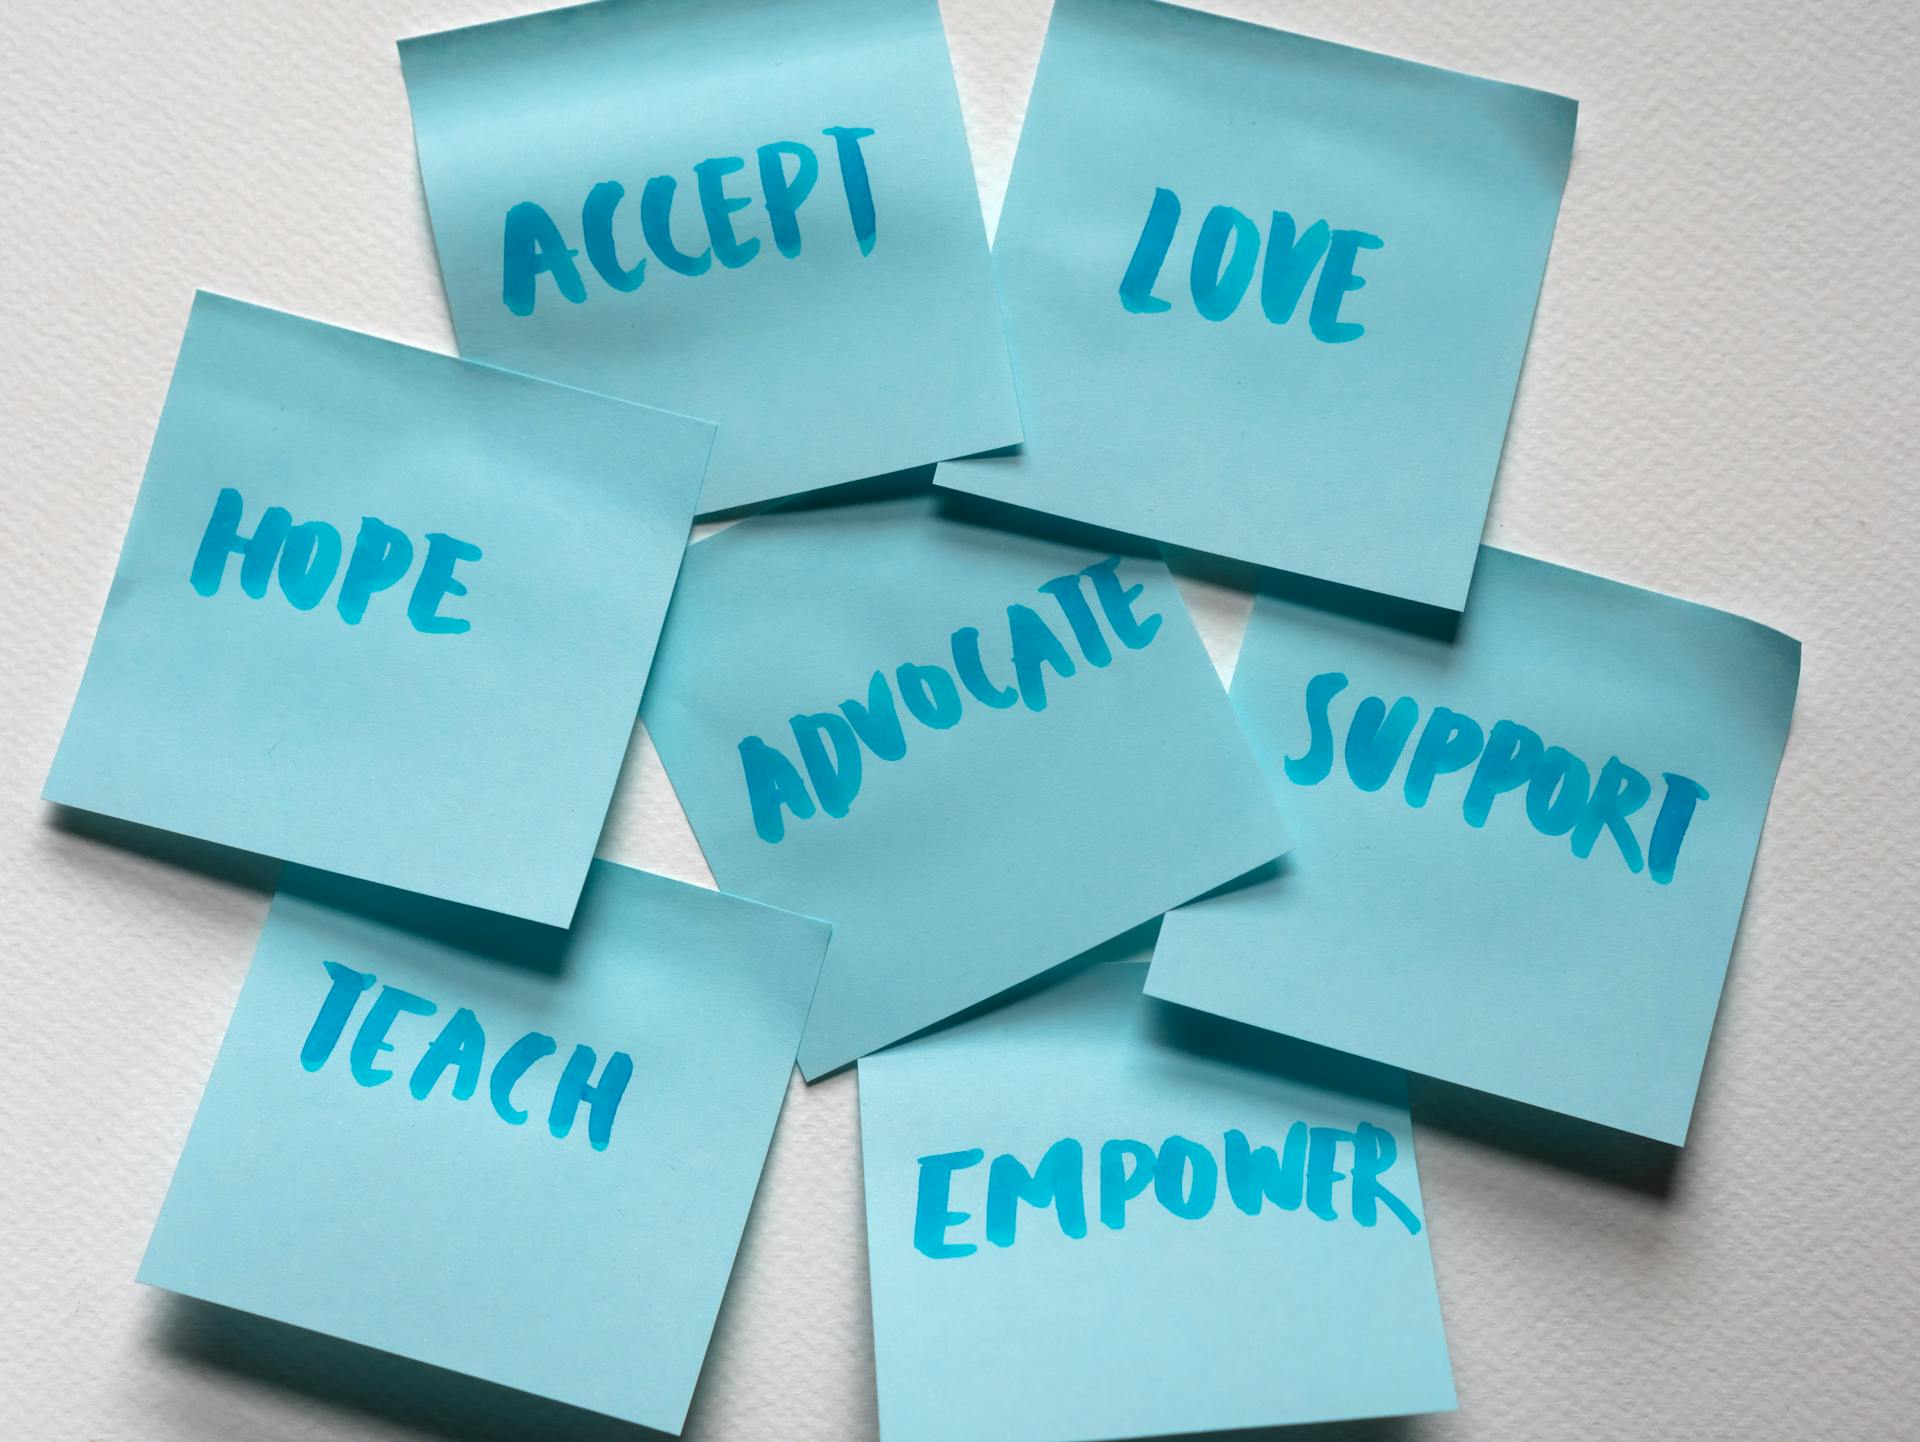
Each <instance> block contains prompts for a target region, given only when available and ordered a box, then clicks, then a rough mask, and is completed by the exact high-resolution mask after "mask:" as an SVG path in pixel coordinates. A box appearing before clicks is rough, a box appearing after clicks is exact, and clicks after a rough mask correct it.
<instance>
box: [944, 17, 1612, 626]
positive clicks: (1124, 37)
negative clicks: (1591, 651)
mask: <svg viewBox="0 0 1920 1442" xmlns="http://www.w3.org/2000/svg"><path fill="white" fill-rule="evenodd" d="M1574 112H1575V105H1574V102H1573V101H1571V100H1567V99H1564V98H1563V97H1561V96H1557V95H1549V94H1546V93H1544V92H1542V91H1538V90H1529V89H1526V88H1523V87H1521V86H1517V85H1505V84H1500V83H1497V82H1494V81H1490V80H1481V79H1478V78H1475V77H1473V76H1470V75H1462V74H1458V73H1455V72H1452V71H1447V70H1437V69H1434V68H1432V67H1430V66H1425V65H1416V64H1412V63H1410V62H1408V61H1404V60H1397V59H1394V58H1392V57H1390V56H1385V55H1376V54H1372V53H1370V52H1367V51H1364V50H1355V49H1350V48H1348V47H1346V46H1342V45H1332V44H1328V43H1326V42H1324V41H1319V40H1312V39H1309V38H1307V37H1305V36H1301V35H1292V34H1288V33H1286V32H1284V31H1279V30H1270V29H1266V28H1263V27H1261V26H1256V25H1249V24H1245V23H1242V22H1240V21H1235V20H1227V19H1224V18H1222V17H1220V16H1217V15H1208V14H1202V13H1200V12H1198V11H1194V10H1187V9H1181V8H1177V7H1175V6H1171V5H1162V4H1158V3H1154V0H1058V3H1057V4H1055V6H1054V10H1053V20H1052V24H1051V27H1050V28H1049V30H1048V32H1047V40H1046V47H1045V50H1044V51H1043V53H1042V55H1041V59H1040V68H1039V73H1038V75H1037V77H1036V78H1035V80H1034V86H1033V97H1032V100H1031V102H1030V104H1029V106H1028V110H1027V118H1026V125H1025V128H1024V129H1023V130H1022V132H1021V136H1020V149H1019V153H1018V154H1017V155H1016V157H1015V159H1014V165H1013V174H1012V178H1011V180H1010V182H1009V184H1008V188H1007V200H1006V207H1005V209H1004V210H1003V211H1002V212H1001V217H1000V225H999V230H998V232H997V233H996V235H995V240H994V259H995V264H996V266H997V267H998V270H999V275H1000V282H1001V287H1002V293H1003V297H1004V301H1005V305H1006V312H1007V327H1008V337H1009V340H1010V342H1011V344H1012V346H1013V352H1014V362H1015V369H1016V371H1017V372H1018V374H1019V378H1020V407H1021V413H1022V418H1023V422H1024V426H1025V441H1024V444H1023V445H1022V446H1021V447H1020V449H1019V450H1018V451H1015V452H1011V453H1008V454H1003V455H994V456H986V457H979V458H975V459H971V460H967V461H964V462H961V463H958V464H950V465H946V466H943V467H942V468H941V472H940V483H941V484H942V485H947V486H953V487H956V488H958V489H961V490H967V491H973V492H976V493H978V494H980V495H985V496H992V497H994V498H996V499H999V500H1003V501H1011V502H1014V503H1015V504H1017V505H1022V506H1030V507H1034V508H1036V509H1039V510H1043V511H1050V512H1053V513H1055V514H1058V515H1063V516H1070V517H1073V518H1075V519H1077V520H1082V521H1090V522H1093V523H1095V524H1098V525H1103V526H1112V527H1115V528H1117V529H1119V530H1123V531H1129V532H1132V533H1134V534H1137V535H1143V536H1151V537H1153V538H1154V539H1156V540H1161V541H1170V542H1174V543H1177V544H1179V545H1182V546H1187V547H1191V548H1193V549H1196V550H1201V551H1210V552H1214V553H1216V554H1219V555H1225V556H1232V557H1236V558H1238V559H1240V560H1244V561H1252V562H1255V563H1257V564H1259V565H1262V566H1271V567H1277V568H1279V569H1282V570H1287V571H1294V572H1300V573H1304V574H1307V575H1312V576H1319V577H1324V578H1327V579H1330V580H1334V581H1338V582H1341V583H1343V584H1346V585H1351V586H1359V587H1363V588H1366V589H1369V590H1375V591H1382V592H1386V593H1389V594H1392V595H1396V596H1403V597H1408V598H1411V599H1413V600H1416V601H1421V602H1426V603H1430V604H1433V605H1439V606H1447V607H1451V608H1454V609H1458V608H1459V606H1460V604H1461V603H1462V601H1463V600H1464V599H1465V597H1466V592H1467V583H1468V580H1469V578H1470V577H1471V575H1472V573H1473V563H1474V553H1475V549H1476V547H1477V545H1478V543H1479V539H1480V532H1481V528H1482V525H1483V523H1484V520H1485V517H1486V510H1487V502H1488V498H1489V496H1490V494H1491V491H1492V486H1493V477H1494V470H1495V467H1496V465H1497V463H1498V461H1499V458H1500V448H1501V444H1502V442H1503V440H1504V438H1505V436H1506V430H1507V417H1508V412H1509V409H1510V408H1511V405H1512V402H1513V395H1514V388H1515V385H1516V383H1517V381H1518V379H1519V375H1520V364H1521V359H1522V356H1523V355H1524V353H1525V351H1526V346H1527V336H1528V331H1529V329H1530V327H1531V326H1532V323H1533V310H1534V302H1535V299H1536V297H1537V295H1538V293H1539V290H1540V283H1541V278H1542V275H1543V273H1544V270H1545V267H1546V261H1547V250H1548V246H1549V244H1550V242H1551V240H1552V237H1553V228H1554V220H1555V217H1556V216H1557V214H1558V211H1559V205H1560V195H1561V190H1562V188H1563V187H1564V185H1565V182H1566V177H1567V170H1568V165H1569V162H1570V160H1571V156H1572V147H1573V130H1574Z"/></svg>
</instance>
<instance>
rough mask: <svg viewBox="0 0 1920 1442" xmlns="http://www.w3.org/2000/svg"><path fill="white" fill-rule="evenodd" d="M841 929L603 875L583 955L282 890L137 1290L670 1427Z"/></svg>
mask: <svg viewBox="0 0 1920 1442" xmlns="http://www.w3.org/2000/svg"><path fill="white" fill-rule="evenodd" d="M827 934H828V928H827V927H826V925H825V924H824V923H822V922H818V921H813V920H809V919H807V918H805V917H799V916H792V915H789V914H787V913H785V912H781V911H776V910H774V909H772V908H770V907H765V906H758V905H755V904H753V903H751V902H747V901H742V900H740V899H739V898H737V897H731V896H725V895H721V894H719V893H717V892H712V891H705V890H702V889H701V888H699V887H693V886H686V885H683V884H682V883H680V882H676V881H669V880H667V879H666V878H664V877H659V876H653V875H650V874H648V873H646V872H641V871H633V870H630V869H628V868H626V867H623V866H615V865H613V864H611V863H608V862H595V863H594V867H593V872H592V875H591V876H590V878H589V880H588V882H587V886H586V890H585V893H584V895H583V896H582V898H581V902H580V910H579V914H578V915H577V916H576V918H575V920H574V925H573V928H572V929H571V930H570V931H560V930H558V929H555V928H551V927H543V926H538V925H534V924H532V923H528V922H521V921H514V920H508V919H504V918H501V917H499V916H495V915H491V914H488V913H484V912H477V911H473V910H470V909H467V908H464V907H459V906H454V905H451V904H449V903H446V902H440V901H432V900H428V899H426V898H423V897H418V896H412V895H409V894H407V893H404V892H396V891H390V890H387V889H384V888H380V887H375V886H370V885H367V884H366V883H363V882H357V881H349V880H346V879H345V878H341V877H337V876H331V875H328V874H326V873H322V872H313V871H308V870H305V869H304V868H297V867H290V868H288V869H287V871H286V873H285V875H284V877H283V879H282V882H281V887H280V891H279V894H278V895H276V896H275V898H274V901H273V906H272V909H271V910H270V911H269V912H268V915H267V924H266V928H265V930H264V931H263V932H262V934H261V937H260V943H259V946H258V949H257V950H256V951H255V954H254V959H253V967H252V970H251V971H250V972H249V973H248V975H247V980H246V984H245V986H244V988H243V989H242V991H241V993H240V1000H239V1003H238V1004H237V1006H236V1007H235V1009H234V1014H233V1020H232V1022H231V1024H230V1025H229V1026H228V1029H227V1036H226V1040H225V1042H224V1043H223V1044H222V1046H221V1049H220V1056H219V1060H218V1061H217V1062H216V1063H215V1064H214V1070H213V1075H212V1077H211V1078H210V1079H209V1081H208V1083H207V1089H206V1093H205V1095H204V1096H203V1097H202V1099H201V1103H200V1111H199V1113H198V1115H197V1116H196V1117H195V1118H194V1123H193V1129H192V1132H191V1133H190V1134H189V1136H188V1138H187V1144H186V1148H185V1151H184V1152H183V1153H182V1155H181V1158H180V1164H179V1167H178V1169H177V1170H176V1171H175V1173H174V1178H173V1183H172V1186H171V1188H170V1189H169V1191H168V1193H167V1200H166V1204H165V1206H164V1207H163V1208H162V1210H161V1213H160V1218H159V1221H158V1223H157V1224H156V1225H155V1227H154V1232H153V1239H152V1241H151V1242H150V1243H149V1245H148V1248H147V1255H146V1259H145V1261H144V1262H142V1264H141V1267H140V1280H141V1281H143V1282H147V1283H150V1284H151V1285H153V1286H156V1287H164V1288H166V1289H168V1290H169V1291H174V1292H181V1293H184V1294H186V1295H188V1296H192V1297H199V1298H202V1299H204V1300H207V1301H212V1302H218V1303H221V1304H222V1305H224V1306H229V1307H237V1308H239V1309H241V1310H242V1311H247V1312H254V1313H258V1314H259V1315H261V1316H265V1317H272V1318H275V1319H277V1320H279V1321H282V1322H291V1323H293V1324H295V1325H296V1326H301V1327H307V1328H310V1329H312V1330H314V1331H317V1332H325V1333H328V1334H329V1335H331V1336H335V1337H342V1338H346V1339H347V1340H349V1341H353V1342H361V1343H364V1344H366V1345H368V1346H372V1347H379V1348H381V1349H382V1350H384V1351H388V1352H394V1353H398V1354H399V1355H401V1356H405V1357H412V1358H415V1359H417V1360H419V1361H423V1362H430V1363H432V1364H434V1365H435V1366H439V1367H446V1368H450V1369H452V1370H454V1371H457V1372H464V1373H468V1374H470V1375H472V1376H476V1377H483V1378H486V1379H487V1380H489V1381H492V1382H498V1383H501V1384H503V1385H505V1386H509V1387H516V1388H519V1389H520V1390H522V1391H527V1392H533V1393H537V1394H538V1395H540V1396H543V1397H550V1398H555V1399H557V1400H560V1401H563V1402H568V1403H571V1404H573V1405H575V1406H580V1407H586V1408H590V1409H591V1410H593V1411H596V1412H605V1413H608V1414H609V1415H612V1416H615V1417H620V1418H624V1419H626V1420H628V1421H632V1422H639V1423H643V1424H645V1425H647V1426H649V1427H656V1428H660V1429H662V1430H664V1431H668V1432H678V1431H679V1430H680V1427H681V1424H682V1422H683V1421H684V1420H685V1417H686V1412H687V1404H688V1401H689V1399H690V1398H691V1397H692V1395H693V1388H694V1383H695V1381H696V1380H697V1379H698V1377H699V1373H700V1365H701V1361H702V1359H703V1357H704V1355H705V1353H706V1347H707V1339H708V1336H709V1334H710V1333H711V1331H712V1329H713V1322H714V1317H715V1314H716V1313H717V1311H718V1309H719V1306H720V1298H721V1294H722V1292H724V1291H725V1289H726V1284H727V1276H728V1273H729V1272H730V1271H731V1269H732V1266H733V1256H734V1252H735V1249H736V1248H737V1247H738V1245H739V1241H740V1233H741V1230H742V1228H743V1227H744V1226H745V1225H746V1219H747V1210H748V1208H749V1206H750V1205H751V1203H752V1201H753V1194H754V1190H755V1188H756V1187H757V1186H758V1185H759V1178H760V1168H761V1165H762V1163H763V1161H764V1160H765V1157H766V1152H767V1145H768V1143H769V1141H770V1140H771V1138H772V1135H773V1127H774V1120H775V1118H776V1117H777V1116H778V1115H779V1112H780V1105H781V1101H782V1099H783V1098H784V1097H785V1095H786V1089H787V1083H788V1079H789V1078H790V1077H791V1075H792V1071H793V1054H794V1048H795V1046H796V1045H797V1044H798V1041H799V1037H800V1027H801V1023H802V1021H803V1019H804V1018H805V1016H806V1012H807V1000H808V998H809V997H810V996H811V995H812V993H813V985H814V981H815V978H816V977H817V976H818V974H819V970H820V959H821V957H822V955H823V954H824V951H825V947H826V941H827Z"/></svg>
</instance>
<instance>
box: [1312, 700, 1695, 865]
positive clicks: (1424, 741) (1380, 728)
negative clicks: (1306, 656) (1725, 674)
mask: <svg viewBox="0 0 1920 1442" xmlns="http://www.w3.org/2000/svg"><path fill="white" fill-rule="evenodd" d="M1346 686H1347V678H1346V676H1345V674H1343V673H1342V672H1339V671H1327V672H1324V673H1322V674H1321V675H1318V676H1315V677H1314V678H1313V679H1312V680H1310V681H1308V682H1307V731H1308V738H1309V739H1308V745H1307V750H1306V752H1305V754H1303V755H1300V756H1288V757H1286V758H1284V760H1283V766H1284V769H1285V770H1286V773H1287V779H1288V780H1289V781H1291V782H1293V784H1294V785H1296V786H1317V785H1319V783H1320V782H1322V781H1324V780H1326V779H1327V777H1328V775H1330V774H1331V773H1332V771H1333V753H1334V741H1333V726H1332V722H1331V720H1330V718H1329V714H1328V712H1329V704H1330V703H1331V702H1332V700H1333V698H1334V697H1335V696H1338V695H1339V694H1340V693H1341V692H1342V691H1344V690H1345V689H1346ZM1419 718H1420V706H1419V703H1418V702H1416V701H1415V700H1414V699H1413V698H1412V697H1411V696H1402V697H1401V698H1400V699H1399V700H1397V701H1395V702H1394V703H1393V705H1392V706H1391V707H1389V706H1388V705H1387V703H1386V702H1385V701H1383V700H1381V699H1380V698H1379V697H1378V696H1369V697H1367V698H1366V699H1365V700H1363V701H1361V703H1360V704H1359V705H1358V706H1356V707H1355V708H1354V712H1353V717H1352V719H1351V721H1349V723H1348V726H1347V741H1346V746H1345V748H1344V755H1345V760H1346V767H1347V777H1348V779H1349V780H1351V781H1352V782H1353V784H1354V785H1355V786H1357V787H1359V788H1360V789H1361V790H1362V791H1378V790H1379V789H1380V788H1381V787H1383V786H1385V785H1386V784H1387V782H1388V781H1389V780H1390V779H1391V778H1392V776H1393V773H1394V770H1395V768H1396V767H1397V766H1398V765H1399V763H1400V757H1401V755H1402V753H1404V752H1405V751H1406V748H1407V742H1408V740H1409V739H1410V738H1411V737H1412V735H1413V727H1414V723H1415V722H1416V721H1417V720H1419ZM1476 763H1477V764H1476ZM1469 766H1472V767H1473V776H1472V778H1471V779H1470V780H1469V781H1468V782H1467V787H1466V792H1465V794H1464V796H1463V797H1462V799H1461V805H1460V809H1461V815H1462V817H1463V818H1464V819H1465V821H1466V823H1467V825H1469V826H1476V827H1477V826H1485V825H1486V824H1487V817H1488V816H1489V815H1490V814H1491V812H1492V810H1493V803H1494V801H1495V799H1496V798H1498V797H1499V796H1501V795H1503V794H1504V793H1506V792H1509V791H1518V790H1519V789H1520V788H1521V787H1523V786H1524V787H1526V789H1527V798H1526V811H1527V820H1528V821H1529V822H1531V823H1532V825H1533V829H1534V830H1535V831H1538V832H1539V833H1540V834H1541V835H1542V836H1571V838H1572V842H1571V844H1572V847H1573V854H1574V855H1575V856H1579V857H1587V856H1590V855H1592V854H1593V846H1594V843H1595V842H1596V841H1597V840H1598V839H1599V837H1600V833H1601V832H1602V831H1605V832H1607V833H1608V834H1609V835H1611V836H1612V837H1613V840H1614V844H1615V845H1616V846H1618V847H1619V849H1620V855H1621V858H1622V859H1623V860H1625V862H1626V863H1627V870H1629V871H1631V872H1634V873H1636V874H1638V873H1639V871H1640V870H1641V868H1642V866H1644V867H1645V868H1646V871H1647V873H1648V875H1650V876H1652V877H1653V879H1654V880H1655V881H1657V882H1659V883H1661V884H1662V885H1665V884H1666V883H1668V882H1671V881H1672V880H1673V869H1674V866H1675V864H1676V863H1677V862H1678V861H1679V859H1680V844H1681V842H1683V841H1685V840H1686V836H1687V827H1688V825H1689V824H1690V823H1691V822H1692V821H1693V813H1694V808H1695V807H1697V806H1698V805H1699V804H1700V803H1701V802H1702V801H1705V800H1706V799H1707V789H1706V787H1704V786H1702V785H1701V784H1700V783H1699V782H1697V781H1694V780H1691V779H1690V778H1688V777H1685V776H1680V775H1677V774H1676V773H1674V772H1671V771H1663V772H1661V774H1660V775H1661V779H1662V780H1663V781H1664V782H1665V783H1666V787H1667V790H1666V795H1665V796H1664V797H1663V798H1662V800H1661V802H1660V811H1659V814H1658V815H1657V816H1655V818H1654V822H1653V831H1652V833H1651V834H1650V835H1649V837H1648V839H1647V849H1646V854H1645V856H1644V858H1643V857H1642V855H1641V851H1640V840H1639V838H1638V837H1636V836H1635V835H1634V833H1633V828H1632V827H1631V826H1629V825H1628V823H1627V818H1628V817H1630V816H1632V815H1633V814H1634V813H1635V812H1637V811H1639V810H1640V809H1641V807H1643V806H1645V805H1646V804H1647V800H1648V798H1649V797H1650V796H1651V795H1652V794H1653V786H1652V783H1651V782H1649V781H1648V780H1647V778H1646V777H1645V776H1644V775H1642V774H1641V773H1640V772H1639V771H1636V770H1635V769H1634V768H1633V767H1631V766H1628V765H1627V764H1626V763H1624V762H1623V761H1621V759H1620V758H1619V757H1618V756H1611V757H1609V758H1608V759H1607V763H1606V765H1604V766H1602V767H1601V768H1600V775H1599V777H1598V778H1595V777H1594V776H1593V773H1592V771H1591V770H1590V769H1589V768H1588V766H1587V763H1586V762H1584V761H1582V760H1581V759H1580V758H1579V757H1578V756H1575V755H1573V754H1572V753H1571V752H1569V751H1567V750H1566V749H1565V748H1564V747H1560V746H1548V745H1546V744H1545V743H1544V742H1543V741H1542V740H1541V738H1540V735H1539V733H1538V732H1536V731H1534V730H1532V729H1531V728H1529V727H1526V726H1522V725H1521V724H1520V723H1519V722H1517V721H1496V722H1494V724H1493V729H1492V730H1491V731H1488V730H1484V729H1483V728H1482V727H1481V725H1480V723H1479V722H1477V721H1475V720H1474V719H1473V718H1472V717H1471V716H1466V715H1462V714H1461V713H1460V712H1458V711H1454V710H1450V709H1448V708H1447V707H1445V706H1436V707H1434V708H1433V712H1432V714H1431V715H1429V716H1428V717H1427V724H1426V727H1425V728H1424V729H1423V730H1422V731H1421V732H1420V739H1419V740H1418V741H1417V742H1415V743H1414V747H1413V756H1412V758H1411V759H1410V760H1409V761H1408V762H1407V774H1406V781H1405V783H1404V785H1403V786H1402V788H1401V794H1402V795H1403V796H1404V797H1405V799H1406V803H1407V805H1409V806H1414V807H1420V806H1425V805H1426V804H1427V799H1428V797H1429V796H1431V795H1432V794H1433V784H1434V782H1435V781H1436V780H1438V779H1439V778H1440V777H1442V776H1446V775H1450V774H1452V773H1455V772H1460V771H1465V770H1466V769H1467V768H1468V767H1469Z"/></svg>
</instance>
